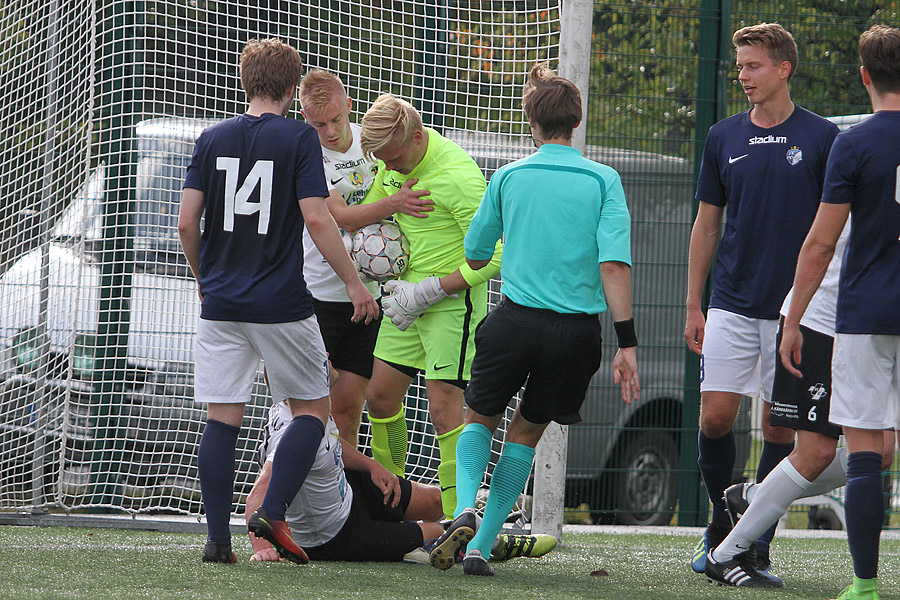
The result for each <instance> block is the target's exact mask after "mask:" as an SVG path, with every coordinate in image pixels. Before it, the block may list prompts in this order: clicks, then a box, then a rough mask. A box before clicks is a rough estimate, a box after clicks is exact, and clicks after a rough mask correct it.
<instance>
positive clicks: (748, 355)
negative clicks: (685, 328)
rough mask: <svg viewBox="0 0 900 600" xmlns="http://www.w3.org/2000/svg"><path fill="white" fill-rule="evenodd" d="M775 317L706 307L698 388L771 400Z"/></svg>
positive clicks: (776, 329) (775, 332) (773, 376)
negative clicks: (707, 309) (762, 316)
mask: <svg viewBox="0 0 900 600" xmlns="http://www.w3.org/2000/svg"><path fill="white" fill-rule="evenodd" d="M777 332H778V320H777V319H771V320H770V319H751V318H750V317H744V316H742V315H739V314H736V313H733V312H728V311H727V310H721V309H718V308H711V309H709V314H708V315H707V317H706V328H705V329H704V334H703V354H702V355H701V356H700V391H701V392H732V393H735V394H741V395H743V396H750V397H752V398H756V397H757V396H758V397H760V398H762V399H763V400H765V401H766V402H771V399H772V382H773V381H774V379H775V360H776V358H777V355H778V353H777V349H776V348H775V336H776V334H777Z"/></svg>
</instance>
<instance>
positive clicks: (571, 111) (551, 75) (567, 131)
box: [522, 63, 581, 140]
mask: <svg viewBox="0 0 900 600" xmlns="http://www.w3.org/2000/svg"><path fill="white" fill-rule="evenodd" d="M522 110H523V111H525V116H526V117H528V120H530V121H534V122H535V124H537V126H538V127H540V128H541V133H542V134H543V135H544V136H546V138H547V139H553V138H563V139H566V140H570V139H572V130H573V129H575V126H576V125H578V123H579V122H580V121H581V92H579V91H578V87H576V86H575V84H574V83H572V82H571V81H569V80H568V79H566V78H565V77H560V76H559V75H557V74H556V73H555V72H554V71H553V70H552V69H551V68H550V66H549V65H548V64H547V63H535V65H534V66H533V67H532V68H531V72H530V73H529V74H528V80H527V81H526V82H525V88H524V90H523V92H522Z"/></svg>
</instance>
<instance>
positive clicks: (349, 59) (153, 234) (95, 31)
mask: <svg viewBox="0 0 900 600" xmlns="http://www.w3.org/2000/svg"><path fill="white" fill-rule="evenodd" d="M559 12H560V11H559V1H558V0H515V1H513V0H503V1H501V0H481V1H479V0H470V1H460V2H457V1H452V2H451V1H449V0H358V1H354V2H351V1H346V0H317V1H315V2H309V1H301V0H271V1H269V0H266V1H260V0H250V1H244V0H241V1H240V2H238V1H236V0H200V1H195V0H144V1H142V2H134V1H125V0H93V1H88V0H71V1H67V2H63V1H61V0H42V1H37V0H7V1H6V2H4V3H3V6H2V8H0V50H2V52H0V81H3V82H4V85H3V86H0V95H2V107H3V108H2V109H0V134H2V135H0V190H2V192H3V196H2V197H3V199H4V201H3V203H2V206H0V510H23V509H36V508H45V507H60V508H63V509H66V510H70V509H76V508H109V509H116V510H122V511H126V512H130V513H141V512H155V511H174V512H179V513H185V514H199V513H200V512H201V505H200V494H199V486H198V483H197V473H196V458H195V457H196V454H197V446H198V442H199V439H200V434H201V432H202V429H203V424H204V415H205V411H204V410H202V409H201V408H198V406H196V405H195V404H194V401H193V374H192V373H193V355H192V353H193V343H194V337H195V331H196V324H197V319H198V314H199V302H198V299H197V294H196V285H195V282H194V281H193V279H192V278H191V276H190V271H189V269H188V268H187V265H186V262H185V260H184V258H183V256H182V254H181V249H180V245H179V241H178V234H177V228H176V226H177V215H178V205H179V201H180V194H181V184H182V181H183V178H184V170H185V166H186V164H187V162H188V160H189V158H190V154H191V151H192V148H193V142H194V140H195V139H196V137H197V135H198V134H199V133H200V131H202V129H203V128H204V127H205V126H207V125H209V124H210V123H212V122H215V121H217V120H220V119H223V118H227V117H230V116H233V115H235V114H238V113H241V112H243V110H244V108H245V104H246V101H245V98H244V94H243V92H242V91H241V89H240V84H239V77H238V70H237V64H238V57H239V55H240V51H241V49H242V47H243V45H244V44H245V43H246V41H247V40H248V39H251V38H264V37H278V38H281V39H283V40H285V41H286V42H288V43H290V44H292V45H293V46H294V47H296V48H298V50H299V51H300V53H301V55H302V57H303V60H304V64H305V65H306V66H307V67H320V68H324V69H328V70H330V71H333V72H335V73H337V74H339V75H340V76H341V78H342V79H343V80H344V82H345V84H346V85H347V88H348V91H349V93H350V95H351V96H352V98H353V101H354V102H353V115H352V118H353V119H355V120H358V119H359V118H360V117H361V115H362V113H363V112H365V109H366V108H367V107H368V106H369V104H370V103H371V101H372V100H374V98H375V97H376V96H377V95H379V94H381V93H384V92H390V93H393V94H395V95H397V96H400V97H402V98H405V99H408V100H410V101H411V102H413V104H414V105H416V106H417V107H418V108H419V109H420V111H421V113H422V115H423V119H424V120H425V122H426V124H429V125H431V126H433V127H436V128H438V129H440V130H441V131H443V132H444V133H445V135H447V136H448V137H450V138H451V139H454V140H456V141H457V142H459V143H460V144H461V145H463V147H464V148H465V149H466V150H467V151H469V152H470V154H471V155H472V156H473V157H474V158H475V159H476V161H477V162H478V163H479V165H480V166H481V167H482V168H483V169H484V170H485V173H486V174H487V175H490V173H491V172H492V171H493V170H494V169H496V168H497V167H498V166H499V165H501V164H503V163H505V162H508V161H509V160H511V159H515V158H519V157H520V156H523V155H525V154H526V153H527V152H529V148H530V147H531V146H530V139H529V138H527V137H526V135H525V131H526V130H527V126H526V124H525V122H524V119H523V116H522V114H521V110H520V101H519V98H520V96H521V89H522V84H523V83H524V77H525V74H526V73H527V71H528V69H529V68H530V66H531V65H532V64H533V63H534V62H535V61H536V60H549V61H550V62H551V65H552V66H554V67H555V66H556V62H557V57H558V54H559V29H560V26H559V18H560V14H559ZM294 109H295V110H294V112H293V113H292V116H293V117H295V118H301V117H300V114H299V112H297V111H296V106H295V107H294ZM492 284H493V285H494V287H493V288H492V292H491V301H492V302H494V301H496V300H497V299H498V292H497V288H498V287H499V286H497V285H496V282H492ZM422 384H423V382H422V381H421V379H419V380H417V381H416V382H415V383H414V385H413V386H412V387H411V388H410V391H409V394H408V397H407V399H406V407H407V408H406V410H407V419H408V422H409V426H410V455H409V461H408V465H407V474H408V476H410V477H411V478H413V479H416V480H420V481H425V482H433V481H436V476H437V472H436V467H437V456H438V453H437V444H436V442H435V439H434V430H433V429H432V427H431V424H430V422H429V418H428V411H427V399H426V397H425V393H424V387H423V385H422ZM269 403H270V399H269V398H268V397H267V396H266V390H265V386H264V385H263V384H262V381H261V378H260V379H258V381H257V383H256V385H255V387H254V392H253V397H252V401H251V402H250V404H249V405H248V410H247V411H246V418H245V420H244V425H243V428H242V430H241V436H240V440H239V442H238V475H237V485H236V494H235V504H234V510H235V512H238V513H240V512H242V511H243V502H244V499H245V496H246V493H247V492H248V491H249V487H250V485H252V482H253V480H254V478H255V475H256V473H257V471H258V466H257V462H256V449H257V445H258V443H259V441H260V438H261V432H262V426H263V422H264V418H265V415H266V408H267V407H268V405H269ZM361 443H362V444H368V437H367V433H366V428H365V425H364V427H363V435H362V437H361ZM494 458H495V459H496V455H495V456H494Z"/></svg>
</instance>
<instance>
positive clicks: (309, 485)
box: [247, 403, 556, 562]
mask: <svg viewBox="0 0 900 600" xmlns="http://www.w3.org/2000/svg"><path fill="white" fill-rule="evenodd" d="M290 420H291V414H290V410H289V409H288V408H287V406H286V405H284V404H283V403H279V404H276V405H274V406H273V407H272V408H271V409H270V410H269V420H268V422H267V424H266V436H265V440H264V441H263V443H262V445H261V446H260V459H261V462H263V465H262V470H261V472H260V474H259V476H258V478H257V480H256V482H255V483H254V485H253V489H252V490H251V492H250V495H249V496H248V497H247V514H252V511H253V510H254V509H255V507H256V506H258V505H259V503H260V502H261V501H262V498H263V496H264V495H265V492H266V487H267V485H268V481H269V477H270V474H271V468H272V462H271V461H272V457H273V456H274V454H275V449H276V448H277V446H278V443H279V441H280V438H281V435H282V433H283V432H284V429H285V427H286V426H287V424H288V423H290ZM326 429H327V431H326V434H325V436H324V438H323V439H322V442H321V444H320V445H319V449H318V453H317V455H316V460H315V463H314V464H313V467H312V469H311V470H310V472H309V475H308V476H307V478H306V481H305V482H304V484H303V487H301V488H300V491H299V492H298V493H297V495H296V496H295V497H294V500H293V501H292V502H291V504H290V505H289V506H288V509H287V511H286V513H285V518H286V520H287V522H288V525H289V526H290V530H291V534H292V535H293V538H294V541H295V542H296V543H297V544H298V545H299V546H301V547H302V548H304V549H305V550H306V553H307V554H308V555H309V557H310V559H311V560H314V561H315V560H322V561H325V560H331V561H337V560H339V561H354V562H358V561H376V562H388V561H400V560H404V557H406V560H408V561H413V562H427V560H428V554H427V552H423V551H421V550H420V549H421V548H422V547H423V546H425V547H427V542H428V541H429V540H434V539H435V538H437V537H438V536H439V535H441V534H442V533H443V531H444V528H443V526H442V525H441V524H440V523H438V522H437V520H438V519H440V518H441V517H442V515H443V510H442V508H441V490H440V488H439V487H437V486H433V485H423V484H421V483H417V482H412V481H408V480H407V479H404V478H401V477H397V476H396V475H394V474H392V473H391V472H390V471H388V470H387V469H386V468H384V467H383V466H381V465H380V464H379V463H378V462H376V461H374V460H372V459H371V458H368V457H367V456H365V455H363V454H361V453H360V452H358V451H357V450H356V449H355V448H354V447H353V446H352V445H351V444H349V443H347V442H345V441H344V440H341V439H340V438H339V437H338V430H337V427H336V426H335V424H334V420H333V419H329V423H328V426H327V428H326ZM417 521H418V522H417ZM250 541H251V544H252V546H253V557H252V558H251V559H250V560H251V561H278V560H282V559H281V558H280V557H279V555H278V553H277V552H276V551H275V549H274V548H272V547H271V545H269V543H268V542H266V541H265V540H264V539H262V538H257V537H256V536H254V535H253V534H251V535H250ZM555 547H556V538H554V537H553V536H548V535H540V536H522V535H501V536H498V537H497V539H496V540H495V542H494V545H493V548H492V559H494V560H507V559H510V558H515V557H517V556H530V557H537V556H542V555H544V554H546V553H547V552H550V551H551V550H553V548H555ZM417 550H418V552H417ZM417 557H418V558H417Z"/></svg>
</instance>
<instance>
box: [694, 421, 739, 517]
mask: <svg viewBox="0 0 900 600" xmlns="http://www.w3.org/2000/svg"><path fill="white" fill-rule="evenodd" d="M697 446H698V447H699V449H700V457H699V458H698V459H697V464H698V465H699V466H700V475H702V476H703V482H704V483H705V484H706V491H707V493H708V494H709V499H710V501H711V502H712V506H713V512H712V519H710V521H711V522H712V523H713V524H714V525H715V526H723V527H726V528H728V529H731V521H730V520H729V519H728V513H726V512H725V501H724V500H723V499H722V495H723V494H724V493H725V488H727V487H728V486H730V485H731V471H732V469H734V461H735V457H736V456H737V446H736V445H735V441H734V432H731V431H730V432H728V433H726V434H725V435H723V436H722V437H720V438H715V439H712V438H708V437H706V434H705V433H703V432H702V431H701V432H700V435H699V436H698V439H697Z"/></svg>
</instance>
